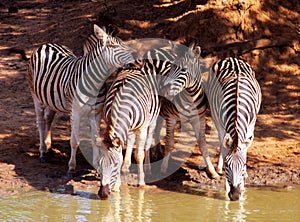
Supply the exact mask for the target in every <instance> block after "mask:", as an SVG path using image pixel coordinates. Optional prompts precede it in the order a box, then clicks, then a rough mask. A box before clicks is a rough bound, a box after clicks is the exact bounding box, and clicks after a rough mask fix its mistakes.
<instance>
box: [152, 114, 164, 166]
mask: <svg viewBox="0 0 300 222" xmlns="http://www.w3.org/2000/svg"><path fill="white" fill-rule="evenodd" d="M163 124H164V121H163V119H162V118H161V117H158V118H157V121H156V126H155V130H154V147H153V148H151V156H152V157H153V159H154V160H157V158H158V152H159V151H160V150H161V142H160V133H161V130H162V127H163Z"/></svg>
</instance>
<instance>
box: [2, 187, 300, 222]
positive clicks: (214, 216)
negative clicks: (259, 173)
mask: <svg viewBox="0 0 300 222" xmlns="http://www.w3.org/2000/svg"><path fill="white" fill-rule="evenodd" d="M96 193H97V190H93V191H76V192H75V195H66V194H53V193H47V192H41V191H34V192H30V193H25V194H23V195H20V196H15V197H0V221H80V222H81V221H104V222H111V221H116V222H121V221H122V222H123V221H125V222H127V221H128V222H129V221H149V222H150V221H151V222H156V221H175V222H176V221H180V222H181V221H262V220H263V221H278V219H280V220H281V218H285V219H286V220H285V221H289V220H290V221H297V220H298V219H299V215H300V208H299V204H298V197H299V196H300V190H289V191H287V190H283V191H281V192H278V191H272V190H269V189H268V190H259V189H250V188H249V189H247V190H246V193H244V196H243V199H242V200H240V201H235V202H232V201H227V200H224V199H225V198H224V199H220V198H213V197H208V196H206V197H205V196H199V195H194V194H193V195H192V194H185V193H178V192H169V191H162V190H159V189H140V188H130V187H126V186H125V187H123V188H122V189H121V192H120V193H112V195H111V198H110V199H109V200H105V201H103V200H99V198H97V195H96ZM221 195H222V194H219V196H221ZM224 197H225V194H224ZM281 221H282V220H281Z"/></svg>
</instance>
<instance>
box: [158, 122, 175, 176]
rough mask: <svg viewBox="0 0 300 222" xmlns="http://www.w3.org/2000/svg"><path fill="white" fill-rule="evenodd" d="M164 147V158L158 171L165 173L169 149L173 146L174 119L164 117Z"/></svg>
mask: <svg viewBox="0 0 300 222" xmlns="http://www.w3.org/2000/svg"><path fill="white" fill-rule="evenodd" d="M166 125H167V129H166V147H165V150H164V158H163V160H162V163H161V167H160V172H161V173H164V174H165V173H167V170H168V165H169V159H170V154H171V150H172V149H173V148H174V132H175V125H176V119H173V118H166Z"/></svg>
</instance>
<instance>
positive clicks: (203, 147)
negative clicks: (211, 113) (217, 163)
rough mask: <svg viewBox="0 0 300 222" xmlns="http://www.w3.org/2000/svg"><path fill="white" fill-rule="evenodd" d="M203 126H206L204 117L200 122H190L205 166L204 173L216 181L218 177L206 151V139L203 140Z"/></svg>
mask: <svg viewBox="0 0 300 222" xmlns="http://www.w3.org/2000/svg"><path fill="white" fill-rule="evenodd" d="M205 124H206V123H205V117H201V118H200V120H199V121H198V120H197V121H196V122H195V121H192V126H193V129H194V131H195V135H196V137H197V142H198V146H199V148H200V151H201V153H202V157H203V159H204V161H205V164H206V172H207V174H208V175H209V176H210V177H211V178H213V179H218V178H219V177H220V176H219V174H218V173H217V172H216V170H215V168H214V166H213V164H212V162H211V160H210V157H209V153H208V149H207V144H206V138H205ZM198 127H199V128H198ZM199 168H201V166H199Z"/></svg>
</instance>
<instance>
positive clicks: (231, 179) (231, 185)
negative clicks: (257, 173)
mask: <svg viewBox="0 0 300 222" xmlns="http://www.w3.org/2000/svg"><path fill="white" fill-rule="evenodd" d="M248 146H249V145H248V144H247V142H246V143H245V142H242V141H240V139H239V138H238V136H235V137H234V138H233V137H231V136H230V135H229V134H228V133H226V135H225V136H224V139H223V143H222V145H221V154H222V156H223V159H224V163H225V173H226V193H227V194H228V197H229V198H230V200H239V198H240V196H241V191H242V190H243V189H244V178H245V177H246V174H247V173H246V159H247V148H248Z"/></svg>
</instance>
